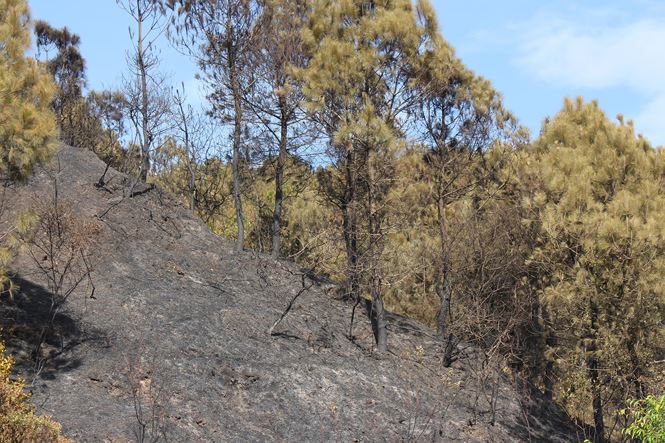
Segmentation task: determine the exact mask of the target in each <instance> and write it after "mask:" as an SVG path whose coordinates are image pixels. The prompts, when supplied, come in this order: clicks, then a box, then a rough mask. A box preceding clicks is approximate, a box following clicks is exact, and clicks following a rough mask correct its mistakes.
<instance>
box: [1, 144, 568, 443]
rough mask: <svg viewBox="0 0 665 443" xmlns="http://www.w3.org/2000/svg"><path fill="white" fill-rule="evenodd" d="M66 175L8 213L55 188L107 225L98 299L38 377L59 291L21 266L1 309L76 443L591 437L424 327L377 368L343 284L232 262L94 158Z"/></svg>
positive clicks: (78, 157) (12, 339) (38, 184)
mask: <svg viewBox="0 0 665 443" xmlns="http://www.w3.org/2000/svg"><path fill="white" fill-rule="evenodd" d="M57 160H58V161H56V162H54V164H53V166H51V167H49V168H45V169H42V170H39V171H38V172H37V173H36V175H35V176H34V177H33V178H32V179H31V180H30V182H29V183H27V184H26V185H21V186H17V187H16V188H15V189H12V190H10V191H9V192H8V194H7V198H8V202H9V207H10V208H11V209H12V211H10V212H13V213H16V212H17V211H18V210H20V208H22V207H26V206H28V205H29V204H30V202H31V201H32V200H33V198H38V199H39V198H41V199H43V198H46V197H47V196H49V195H51V194H52V192H53V179H54V178H57V183H58V189H59V198H60V199H61V200H62V201H68V202H70V203H71V204H72V205H74V206H75V207H76V208H77V210H78V211H79V213H80V214H81V215H83V216H84V217H86V218H88V219H90V220H96V221H97V222H98V223H99V224H100V225H101V227H102V229H101V238H100V239H99V247H98V248H97V250H96V265H95V271H94V273H93V276H92V277H93V281H94V284H95V287H96V290H95V293H94V298H90V294H89V292H87V291H84V290H81V291H79V292H77V293H76V294H75V295H73V296H72V298H70V300H69V301H68V304H67V307H66V309H65V310H64V311H63V312H62V313H61V314H59V315H58V317H57V319H56V324H55V332H54V333H53V334H51V335H50V336H49V339H48V342H47V346H48V349H50V350H51V357H50V358H49V360H48V361H47V362H46V365H45V366H44V367H43V368H42V369H41V371H40V372H39V374H38V375H37V376H36V377H35V374H34V371H33V366H34V365H33V364H32V360H31V358H32V357H31V352H32V351H31V350H32V349H33V348H34V340H35V334H36V331H38V330H39V328H40V325H42V324H43V323H44V321H45V318H46V314H47V313H48V309H49V305H48V300H49V294H48V292H47V291H46V290H45V289H44V287H45V282H44V280H43V279H42V278H41V277H40V275H39V273H38V272H36V271H35V267H34V265H33V264H32V263H31V261H30V260H29V259H28V258H27V257H26V256H21V257H20V258H19V260H18V261H17V268H16V269H17V271H18V283H19V284H20V286H21V287H22V292H21V293H20V294H19V295H18V296H17V297H16V299H15V300H14V302H9V303H3V305H2V308H1V309H2V327H3V329H4V333H5V336H6V340H7V342H8V345H9V346H10V349H12V350H13V352H15V354H16V355H17V357H18V360H19V363H20V366H21V367H22V368H23V369H24V371H25V377H26V378H27V380H28V382H30V381H31V380H32V381H33V383H32V387H33V391H34V397H33V399H34V402H35V404H37V405H38V407H39V409H40V411H43V412H45V413H48V414H50V415H52V416H53V417H54V418H55V419H56V420H58V421H59V422H61V423H62V425H63V429H64V432H65V433H66V435H68V436H70V437H72V438H73V439H75V440H77V441H83V442H84V441H90V442H100V441H108V442H122V441H135V440H136V434H137V432H140V429H141V426H140V422H143V423H144V425H145V427H146V428H145V432H146V433H147V435H148V436H150V437H154V436H157V435H161V434H162V433H163V435H164V436H166V441H179V442H180V441H182V442H185V441H187V442H195V441H238V442H244V441H344V442H352V441H404V440H416V441H464V442H474V441H476V442H492V441H493V442H504V441H538V442H540V441H552V442H568V441H574V440H576V439H577V436H576V434H575V428H574V425H573V424H572V423H571V422H570V421H569V420H568V419H567V418H566V416H565V414H563V413H562V412H561V410H559V409H558V408H557V407H556V406H555V405H553V404H549V403H547V402H545V401H541V400H533V399H532V400H528V401H527V400H525V398H527V397H528V396H527V395H526V393H525V392H518V391H520V390H519V389H516V384H515V383H514V382H513V381H512V379H511V377H510V375H508V374H507V373H506V374H501V375H500V376H499V375H496V374H495V375H494V376H493V377H490V378H489V379H487V380H481V377H479V376H478V370H479V368H480V361H478V360H477V359H476V358H475V357H473V356H469V357H467V358H463V359H461V360H460V361H459V362H457V363H456V364H455V365H454V367H452V368H447V369H446V368H443V367H442V365H441V349H440V347H439V346H438V344H437V343H436V341H435V340H434V337H433V331H431V330H430V329H428V328H426V327H424V326H422V325H420V324H418V323H417V322H415V321H412V320H409V319H406V318H403V317H399V316H396V315H391V316H390V325H389V349H390V353H389V354H388V355H385V356H382V357H380V358H379V357H377V356H375V355H374V354H373V352H372V348H373V339H372V334H371V329H370V327H369V325H368V322H367V320H366V318H365V316H364V315H357V316H356V327H355V331H354V334H355V335H356V339H355V340H354V341H351V340H349V338H347V336H346V334H347V333H348V326H349V319H350V313H351V308H352V304H350V303H349V302H346V301H342V300H338V299H336V298H335V297H334V295H333V294H334V291H329V290H327V289H328V288H329V283H326V282H320V281H316V279H314V277H312V276H304V277H303V273H304V271H303V270H301V269H299V268H298V266H296V265H295V264H292V263H289V262H286V261H275V260H273V259H271V258H269V257H267V256H263V255H260V254H255V253H252V252H245V253H241V254H234V253H233V244H232V243H231V242H229V241H227V240H224V239H222V238H219V237H217V236H215V235H214V234H212V233H211V232H210V231H209V230H208V228H207V227H206V226H205V224H204V223H203V222H201V221H200V220H197V219H195V218H193V217H192V216H190V215H189V213H188V211H187V210H185V209H184V208H183V207H181V206H180V205H179V204H178V203H177V202H176V201H175V200H174V199H173V198H172V197H171V196H169V195H167V194H165V193H163V192H162V191H161V190H160V189H159V188H153V189H151V188H148V187H146V188H145V189H143V188H142V189H141V190H142V191H144V192H136V191H137V189H133V190H132V191H130V188H131V185H132V183H131V181H130V180H127V178H126V177H124V176H123V175H122V174H120V173H118V172H116V171H113V170H109V172H108V173H107V175H106V178H105V179H106V180H105V181H106V183H105V185H104V187H98V186H95V184H96V183H97V182H98V181H99V177H100V176H101V175H102V173H103V172H104V169H105V165H104V164H103V163H102V162H101V161H100V160H98V159H97V158H96V156H95V155H94V154H93V153H91V152H89V151H85V150H79V149H75V148H69V147H64V148H63V149H62V150H61V151H60V153H59V155H58V159H57ZM58 165H59V166H58ZM130 192H132V193H133V197H130V196H129V195H130ZM6 220H7V219H6ZM6 220H5V222H6ZM303 285H305V287H309V289H306V290H303ZM310 286H311V287H310ZM301 290H303V291H302V294H301V295H300V296H299V297H298V298H297V299H296V301H295V303H294V305H293V308H292V309H291V311H290V312H289V313H288V314H287V315H286V316H285V318H284V319H283V320H282V321H281V322H280V323H279V324H278V325H277V326H276V327H275V329H274V331H273V334H274V335H272V336H271V335H270V334H269V330H270V328H271V326H272V325H273V324H274V323H275V321H276V320H277V319H278V318H279V317H280V315H281V314H282V312H283V311H284V309H285V307H286V306H287V304H288V303H289V301H290V300H291V299H292V298H293V296H294V295H295V294H297V293H298V291H301ZM483 385H484V386H483ZM495 386H496V388H495ZM493 391H495V394H496V398H497V400H496V407H495V414H492V411H491V407H490V406H491V403H492V392H493ZM532 394H533V395H532V396H531V397H532V398H536V399H537V398H538V395H537V393H532ZM139 406H140V412H139V413H138V415H139V417H138V418H137V410H138V409H137V408H138V407H139ZM493 415H494V416H495V419H494V422H495V423H494V424H493V425H492V424H491V422H492V420H493ZM146 440H149V439H146Z"/></svg>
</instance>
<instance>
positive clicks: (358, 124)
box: [300, 0, 431, 351]
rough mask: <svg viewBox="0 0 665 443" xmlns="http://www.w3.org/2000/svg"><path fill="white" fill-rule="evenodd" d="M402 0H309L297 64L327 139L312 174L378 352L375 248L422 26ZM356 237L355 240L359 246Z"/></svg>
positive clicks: (423, 37)
mask: <svg viewBox="0 0 665 443" xmlns="http://www.w3.org/2000/svg"><path fill="white" fill-rule="evenodd" d="M416 12H417V11H416V10H415V8H414V6H413V4H412V2H411V1H408V0H401V1H380V2H374V1H372V2H366V1H360V0H356V1H351V0H344V1H328V0H320V1H316V2H313V4H312V7H311V13H310V15H309V23H308V26H307V28H306V29H305V31H304V34H303V41H304V43H305V45H306V48H307V50H308V56H309V61H308V65H307V67H306V68H305V69H303V70H301V71H300V78H301V79H302V80H303V82H304V94H305V97H306V107H307V109H308V110H309V112H310V115H311V116H312V118H313V119H315V120H316V121H317V122H318V124H320V125H321V126H322V128H324V130H325V132H326V133H327V134H328V137H329V145H330V149H329V153H330V160H331V163H332V166H331V167H329V168H327V169H325V170H322V172H321V173H320V180H321V184H322V189H323V190H324V191H325V193H326V195H327V197H328V199H329V200H330V201H332V202H333V203H334V204H335V205H336V206H338V207H339V209H340V210H341V212H342V219H343V231H344V232H343V233H344V238H345V243H346V256H347V286H348V289H347V292H348V293H349V295H350V296H351V297H353V298H354V299H355V300H356V301H358V302H359V301H360V289H361V288H360V286H361V280H362V281H363V283H364V285H365V286H366V287H367V288H368V290H367V292H368V293H369V294H370V295H371V298H372V308H371V310H370V311H371V319H372V325H373V328H374V333H375V338H376V342H377V348H378V350H379V351H385V350H386V346H387V340H386V323H385V317H384V306H383V295H382V294H383V288H384V286H385V282H383V281H382V277H383V274H384V272H383V271H382V266H383V263H382V256H383V254H384V247H385V241H386V235H387V232H388V226H387V225H386V215H387V210H388V207H389V205H390V202H389V201H388V200H387V197H388V196H389V190H390V189H391V187H392V185H393V183H394V176H393V174H394V161H395V157H396V154H397V152H398V151H399V150H400V149H401V148H402V147H403V145H404V141H405V140H406V129H405V125H406V122H407V120H408V118H407V117H408V115H409V112H410V111H411V110H412V108H413V106H414V104H415V103H416V99H415V96H414V94H412V80H413V78H414V76H415V74H416V66H417V65H418V64H419V63H420V58H421V56H422V54H423V51H424V48H425V46H426V44H427V42H428V41H429V40H430V39H431V36H430V35H429V31H430V29H428V28H426V27H424V26H421V25H419V24H418V23H417V13H416ZM361 243H364V245H361Z"/></svg>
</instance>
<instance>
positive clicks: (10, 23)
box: [0, 0, 57, 178]
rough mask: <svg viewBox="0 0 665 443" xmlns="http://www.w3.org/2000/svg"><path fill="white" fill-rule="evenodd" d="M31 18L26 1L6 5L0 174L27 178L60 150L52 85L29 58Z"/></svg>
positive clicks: (1, 9) (0, 6)
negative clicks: (39, 164)
mask: <svg viewBox="0 0 665 443" xmlns="http://www.w3.org/2000/svg"><path fill="white" fill-rule="evenodd" d="M29 26H30V16H29V12H28V5H27V3H26V1H25V0H0V48H2V53H1V54H0V104H1V106H0V174H2V175H4V176H8V177H9V178H23V177H25V176H26V175H27V174H28V173H29V171H30V169H31V168H32V167H33V166H34V165H35V164H37V163H40V162H43V161H45V160H46V159H47V158H48V157H49V154H50V153H51V152H52V151H53V149H54V148H55V141H56V136H57V131H56V126H55V121H54V118H53V114H52V113H51V112H50V110H49V105H50V103H51V99H52V97H53V93H54V92H55V88H54V85H53V82H52V80H51V79H50V78H49V76H48V74H46V73H44V72H43V71H42V67H41V66H40V65H39V63H38V62H37V61H35V60H34V59H32V58H29V57H26V56H25V52H26V51H27V50H28V48H29V47H30V31H29Z"/></svg>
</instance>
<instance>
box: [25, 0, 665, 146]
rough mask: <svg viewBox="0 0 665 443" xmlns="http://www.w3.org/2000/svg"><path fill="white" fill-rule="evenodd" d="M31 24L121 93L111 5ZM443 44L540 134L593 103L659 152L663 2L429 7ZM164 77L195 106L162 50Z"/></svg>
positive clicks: (664, 103) (119, 37) (84, 4)
mask: <svg viewBox="0 0 665 443" xmlns="http://www.w3.org/2000/svg"><path fill="white" fill-rule="evenodd" d="M29 2H30V5H31V8H32V12H33V17H34V18H40V19H44V20H47V21H49V22H50V23H51V24H52V25H54V26H58V27H61V26H64V25H67V26H68V27H69V28H70V29H71V30H72V31H74V32H76V33H78V34H79V35H80V36H81V41H82V43H81V50H82V52H83V56H84V57H85V58H86V59H87V62H88V82H89V86H90V87H91V88H95V89H100V88H113V87H118V86H119V85H120V82H121V75H122V71H123V70H124V66H125V52H126V50H127V49H128V48H129V46H130V41H129V35H128V26H130V24H131V21H130V20H129V18H128V16H127V15H126V13H125V12H124V11H122V10H121V9H120V8H119V7H118V6H116V3H115V1H114V0H29ZM432 3H433V4H434V5H435V7H436V9H437V11H438V16H439V23H440V26H441V30H442V32H443V35H444V37H445V38H446V39H447V40H448V41H449V42H451V44H452V45H453V47H455V48H456V51H457V55H458V56H459V57H460V58H461V59H462V60H463V61H464V63H465V64H466V65H467V66H469V67H470V68H471V69H472V70H474V71H475V72H476V73H477V74H478V75H482V76H483V77H486V78H488V79H489V80H491V81H492V82H493V84H494V85H495V87H496V88H497V89H498V90H499V91H501V93H502V94H503V96H504V99H505V103H506V105H507V107H508V108H509V109H511V110H512V111H513V112H514V113H515V114H516V115H517V117H518V118H519V119H520V121H522V123H523V124H525V125H526V126H528V127H529V128H531V130H532V133H533V134H534V135H537V134H538V131H539V128H540V125H541V123H542V121H543V119H544V118H545V117H547V116H550V115H553V114H555V113H556V112H557V111H558V110H559V109H560V107H561V104H562V101H563V97H565V96H577V95H582V96H584V97H585V98H587V99H589V100H590V99H598V100H599V102H600V105H601V107H603V109H605V110H606V112H607V114H608V115H609V116H610V117H612V118H613V117H614V116H616V115H617V114H618V113H622V114H623V115H625V116H626V117H627V118H629V119H633V120H634V121H635V126H636V128H637V130H638V132H641V133H643V134H644V135H646V136H647V138H649V139H650V140H651V141H652V142H653V143H654V144H657V145H665V124H664V123H665V122H664V120H665V75H664V73H665V1H662V0H623V1H618V0H605V1H600V0H577V1H573V0H550V1H548V2H537V1H533V0H504V1H503V2H497V1H491V0H474V1H460V0H432ZM161 51H162V53H161V56H162V69H163V70H164V71H165V72H166V73H168V74H169V75H170V76H171V80H172V82H173V83H174V84H175V85H179V84H180V83H181V82H184V83H185V85H186V89H187V90H188V91H189V93H190V94H191V95H192V96H193V99H192V100H193V101H196V100H197V99H198V98H197V86H196V81H195V80H194V75H195V72H196V68H195V66H194V65H193V63H192V62H191V61H189V60H188V59H187V57H185V56H182V55H180V54H178V53H177V52H176V51H174V50H173V49H170V48H169V47H168V45H167V44H166V43H165V44H164V45H162V50H161Z"/></svg>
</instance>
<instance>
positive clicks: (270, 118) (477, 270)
mask: <svg viewBox="0 0 665 443" xmlns="http://www.w3.org/2000/svg"><path fill="white" fill-rule="evenodd" d="M3 1H4V4H3ZM119 4H120V5H121V6H122V7H123V8H124V9H125V10H126V11H127V12H128V13H129V14H130V15H131V17H132V18H133V20H134V21H135V24H136V32H134V33H133V34H132V38H133V39H134V47H133V48H134V49H133V50H132V52H131V53H130V54H129V57H128V59H129V67H128V74H127V75H126V78H125V81H124V83H125V84H124V86H123V89H122V90H120V91H102V92H95V91H90V92H88V93H87V94H85V93H84V90H85V60H84V59H83V57H82V55H81V54H80V52H79V51H78V45H79V42H80V39H79V37H78V36H76V35H75V34H73V33H72V32H70V31H69V30H67V29H66V28H65V29H54V28H52V27H51V26H49V25H48V24H47V23H45V22H38V23H36V24H35V34H36V37H37V47H38V55H39V58H40V60H41V62H40V63H38V62H36V61H34V60H30V59H27V58H25V57H24V52H25V50H26V49H27V47H28V44H29V38H28V35H27V31H26V29H27V28H26V23H27V22H26V17H27V16H26V15H25V14H26V11H25V1H20V0H0V6H2V8H0V18H1V19H2V20H0V22H2V23H8V24H9V26H3V27H0V48H2V49H3V54H2V58H1V59H0V63H2V64H3V68H2V69H0V94H2V95H1V97H2V101H3V103H4V104H9V105H11V106H3V107H2V108H0V172H1V173H2V177H3V179H6V180H15V179H17V178H20V177H21V176H24V175H25V174H26V173H27V172H28V171H29V169H30V167H31V166H32V165H33V164H35V163H36V162H39V161H42V160H43V159H45V158H46V156H47V154H48V152H50V151H51V150H52V146H53V143H52V140H53V138H54V135H55V130H56V128H55V124H54V122H57V126H58V127H59V128H60V134H61V139H62V140H63V141H64V142H65V143H68V144H71V145H74V146H79V147H83V148H88V149H92V150H94V151H95V152H97V153H98V154H99V155H100V157H101V158H102V159H104V160H105V161H106V162H107V163H109V164H110V165H112V166H114V167H116V168H118V169H121V170H124V171H126V172H128V173H130V174H132V175H134V176H136V178H137V180H143V181H148V182H151V183H156V184H158V185H160V186H162V187H164V188H166V189H168V190H170V191H171V192H173V193H175V194H176V195H178V196H180V197H182V200H183V202H184V204H186V205H188V207H189V208H190V209H191V211H192V212H193V213H194V214H196V215H198V216H200V217H201V218H203V219H204V220H205V221H206V222H207V223H208V225H209V226H210V227H211V229H213V230H214V231H215V232H216V233H218V234H220V235H223V236H227V237H230V238H235V240H236V249H237V250H238V251H242V250H244V249H253V250H257V251H260V252H263V253H271V254H272V255H273V256H274V257H276V258H278V257H285V258H290V259H293V260H296V261H298V262H299V263H301V264H302V265H303V266H306V267H308V268H310V269H312V270H315V271H316V272H319V273H322V274H325V275H327V276H329V277H330V278H332V279H334V280H336V281H338V282H340V283H341V285H340V287H341V290H340V293H339V295H340V296H341V297H345V298H348V299H350V300H352V301H353V302H354V303H355V304H356V306H358V305H359V304H361V303H362V304H363V305H365V304H366V305H367V307H368V312H369V321H371V323H372V327H373V331H374V334H375V340H376V347H377V351H378V352H385V351H386V350H388V349H389V348H390V337H389V335H388V330H387V327H386V318H385V312H386V309H387V310H391V311H396V312H399V313H402V314H405V315H408V316H411V317H414V318H417V319H419V320H421V321H423V322H425V323H427V324H430V325H431V326H433V327H435V328H436V331H437V332H436V334H437V337H438V339H439V340H440V342H441V352H442V357H443V362H444V364H445V365H450V364H452V363H453V362H454V361H455V359H457V358H458V357H459V352H460V349H462V348H463V347H464V346H463V345H466V344H471V345H473V346H474V347H475V348H477V349H480V350H481V351H482V352H483V354H484V356H485V359H486V361H487V362H488V363H489V364H493V365H497V367H501V368H502V369H505V368H508V369H510V370H511V371H512V372H513V373H514V374H515V375H517V376H519V378H520V379H523V380H527V381H528V382H530V383H532V384H533V385H535V386H537V387H538V388H540V389H541V390H542V392H543V393H544V394H545V395H546V396H548V397H550V398H553V399H555V400H556V401H557V402H559V403H560V404H562V405H563V406H564V407H565V408H566V409H567V410H568V411H569V412H570V414H571V415H572V416H573V417H575V418H576V419H578V420H579V421H580V423H583V424H585V425H588V426H589V428H590V429H592V430H593V431H592V433H591V435H592V436H593V437H592V438H593V439H594V441H597V442H602V441H605V440H606V439H620V438H622V437H621V435H622V434H621V432H622V429H624V428H626V427H627V426H629V425H630V423H631V420H632V416H631V415H630V414H626V413H625V410H626V408H627V407H628V405H630V404H634V403H630V401H632V400H637V401H639V400H641V399H645V398H654V397H649V396H650V395H662V390H663V386H665V345H663V343H665V340H664V339H665V283H663V281H664V277H665V255H664V253H665V226H664V225H663V223H662V220H664V219H665V158H664V156H663V154H662V151H661V149H659V148H655V147H653V146H651V145H650V144H649V142H648V141H647V140H645V139H644V138H643V137H641V136H639V135H636V134H635V131H634V128H633V126H632V124H631V122H625V121H624V120H623V118H622V117H619V118H618V120H617V121H616V122H614V121H611V120H610V119H609V118H608V117H607V116H606V115H605V114H604V113H603V112H602V110H601V109H600V108H599V106H598V104H597V103H596V102H590V103H589V102H585V101H583V100H582V99H577V100H566V101H565V103H564V105H563V108H562V110H561V111H560V112H559V113H558V114H556V115H555V116H554V117H552V118H551V119H548V120H547V121H545V123H544V124H543V127H542V130H541V133H540V134H539V136H538V137H537V138H536V139H535V140H530V136H529V134H528V131H526V130H525V129H523V128H522V127H520V125H519V123H518V121H517V120H516V118H515V117H514V116H513V115H512V114H511V113H510V112H509V111H508V110H506V109H505V108H504V106H503V105H502V99H501V96H500V94H499V93H498V92H497V91H495V90H494V89H493V87H492V85H491V84H490V83H489V82H488V81H487V80H485V79H483V78H481V77H479V76H477V75H475V74H474V73H473V72H471V71H470V70H469V69H467V68H466V67H465V66H464V65H463V64H462V63H461V61H460V60H459V59H458V58H457V57H456V56H455V53H454V50H453V48H451V47H450V45H449V44H448V43H447V42H446V41H445V40H444V39H443V37H442V36H441V34H440V32H439V26H438V24H437V21H436V17H435V14H434V10H433V8H432V6H431V4H430V2H429V1H428V0H418V1H417V2H413V1H411V0H375V1H361V0H334V1H333V0H315V1H304V0H216V1H209V0H127V1H125V2H123V1H119ZM16 8H19V9H20V12H19V13H17V12H15V11H14V12H11V11H13V10H15V9H16ZM4 11H10V12H4ZM2 14H4V15H2ZM163 27H168V30H169V32H168V33H169V35H170V39H171V41H172V43H173V44H174V45H176V46H178V48H179V49H180V50H182V51H184V52H186V53H188V54H190V55H191V57H192V58H193V59H194V60H195V61H196V63H197V64H198V66H199V68H200V78H201V79H202V81H203V82H204V84H205V85H206V87H207V92H208V95H207V98H208V106H207V109H206V111H205V112H197V111H196V110H194V109H192V108H191V107H190V106H188V105H187V100H186V91H184V88H182V89H179V88H169V87H168V82H167V81H166V80H165V78H164V77H163V76H161V75H160V73H159V64H158V57H156V55H155V52H154V51H155V41H156V40H155V39H156V37H154V36H155V35H160V34H161V33H162V31H163ZM5 65H6V67H5ZM44 72H48V73H50V76H51V78H52V79H53V81H50V80H49V79H47V78H46V76H45V75H44ZM54 84H55V85H56V86H57V87H55V88H54ZM17 109H20V112H17V111H16V110H17ZM10 255H11V254H10V253H9V251H8V250H7V249H4V250H0V259H3V260H4V261H3V262H0V266H4V267H6V262H7V260H8V258H9V257H10ZM7 282H8V280H7V276H6V274H0V285H3V286H6V285H7ZM354 312H355V309H354ZM350 324H351V325H352V324H353V319H350ZM353 338H354V337H353V330H352V326H351V327H350V328H349V339H351V340H353Z"/></svg>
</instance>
